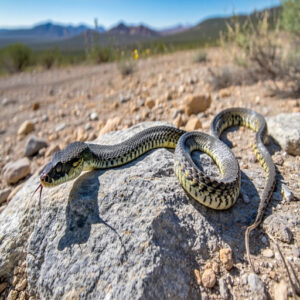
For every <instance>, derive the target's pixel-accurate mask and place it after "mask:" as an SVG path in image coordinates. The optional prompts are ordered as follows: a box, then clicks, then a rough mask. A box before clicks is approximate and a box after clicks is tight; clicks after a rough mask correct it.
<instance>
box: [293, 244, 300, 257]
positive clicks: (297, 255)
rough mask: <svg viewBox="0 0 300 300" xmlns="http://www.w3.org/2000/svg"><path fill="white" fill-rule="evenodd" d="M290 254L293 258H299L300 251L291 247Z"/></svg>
mask: <svg viewBox="0 0 300 300" xmlns="http://www.w3.org/2000/svg"><path fill="white" fill-rule="evenodd" d="M292 252H293V255H294V256H295V257H300V249H299V248H298V247H296V246H293V247H292Z"/></svg>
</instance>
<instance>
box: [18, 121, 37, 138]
mask: <svg viewBox="0 0 300 300" xmlns="http://www.w3.org/2000/svg"><path fill="white" fill-rule="evenodd" d="M32 131H34V124H33V122H32V121H28V120H27V121H25V122H23V123H22V125H21V126H20V127H19V129H18V135H26V134H28V133H30V132H32Z"/></svg>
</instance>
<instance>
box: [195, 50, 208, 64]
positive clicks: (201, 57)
mask: <svg viewBox="0 0 300 300" xmlns="http://www.w3.org/2000/svg"><path fill="white" fill-rule="evenodd" d="M206 61H207V54H206V52H205V51H204V50H200V51H199V52H197V54H196V55H195V57H194V62H195V63H202V62H206Z"/></svg>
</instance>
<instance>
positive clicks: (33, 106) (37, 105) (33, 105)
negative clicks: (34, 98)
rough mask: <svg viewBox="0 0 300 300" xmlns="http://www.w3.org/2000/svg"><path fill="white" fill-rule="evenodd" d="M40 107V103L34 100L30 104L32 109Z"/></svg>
mask: <svg viewBox="0 0 300 300" xmlns="http://www.w3.org/2000/svg"><path fill="white" fill-rule="evenodd" d="M39 108H40V104H39V102H34V103H33V104H32V110H34V111H35V110H38V109H39Z"/></svg>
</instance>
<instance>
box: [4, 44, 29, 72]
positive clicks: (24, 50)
mask: <svg viewBox="0 0 300 300" xmlns="http://www.w3.org/2000/svg"><path fill="white" fill-rule="evenodd" d="M31 59H32V52H31V50H30V48H29V47H27V46H25V45H23V44H19V43H16V44H12V45H9V46H7V47H6V48H4V49H3V50H2V52H1V57H0V63H1V66H2V67H3V68H4V69H5V70H6V71H7V72H10V73H14V72H21V71H24V69H25V68H26V67H28V66H29V65H30V63H31Z"/></svg>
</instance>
